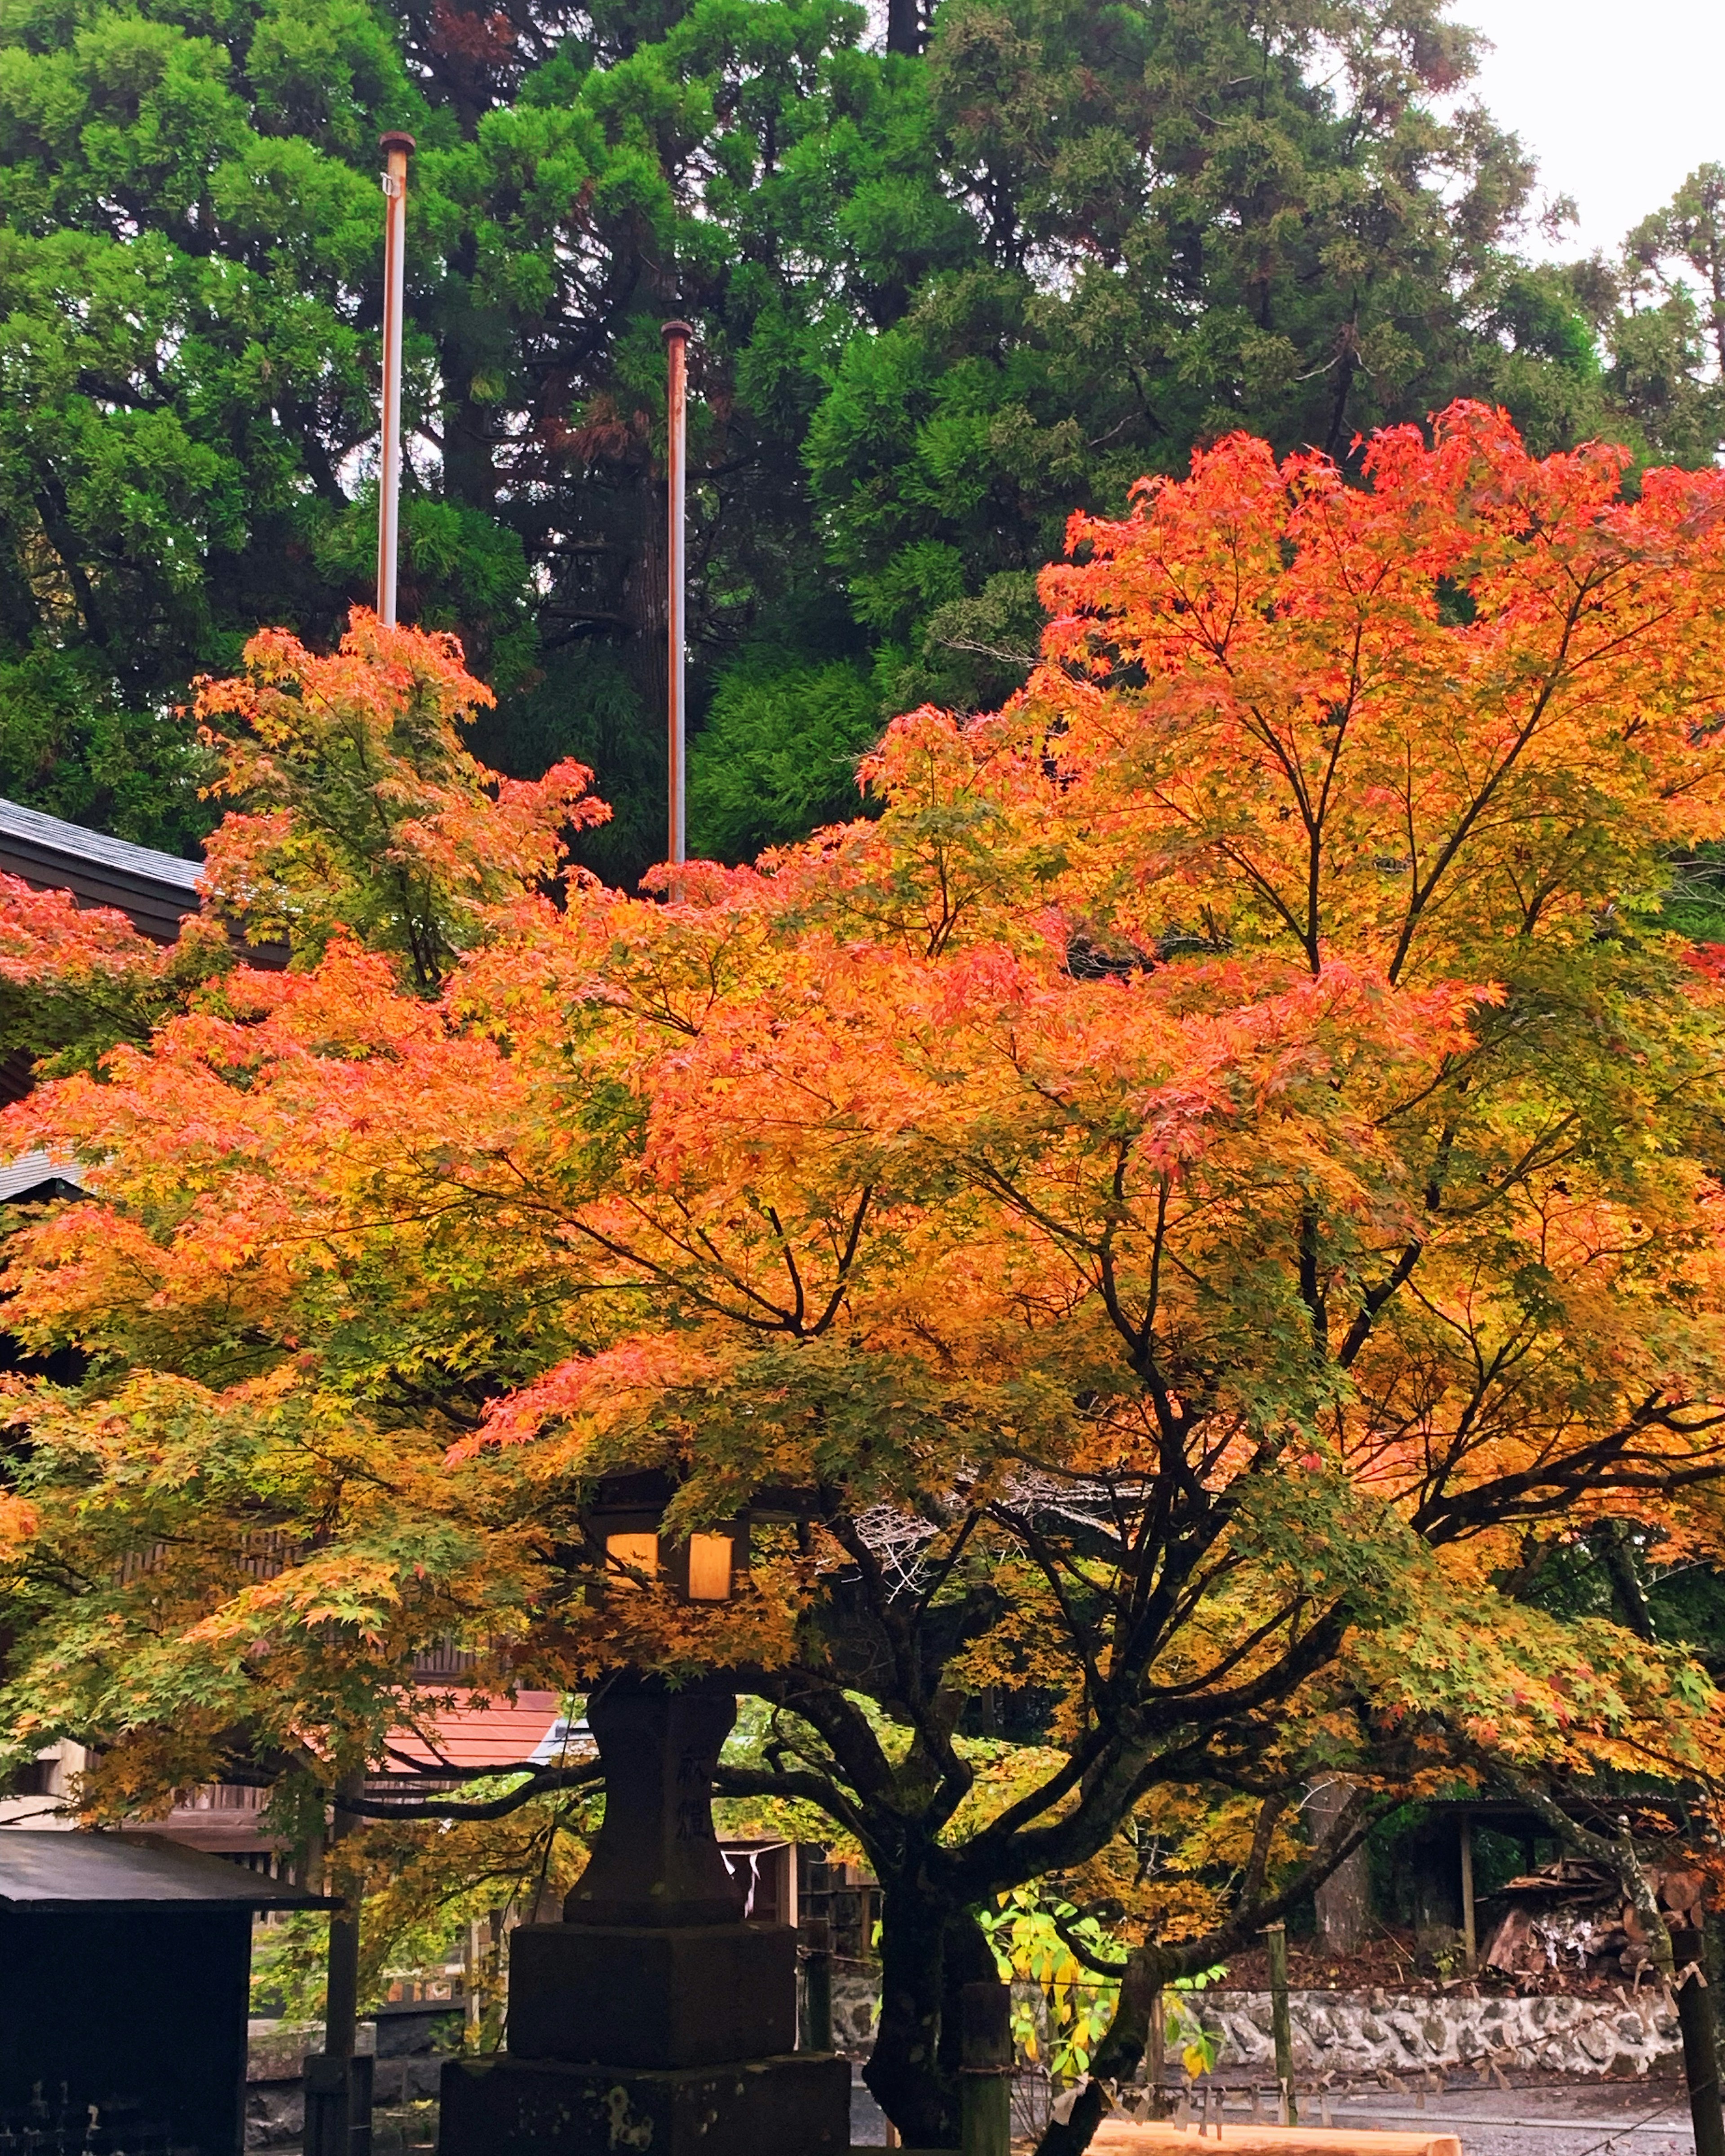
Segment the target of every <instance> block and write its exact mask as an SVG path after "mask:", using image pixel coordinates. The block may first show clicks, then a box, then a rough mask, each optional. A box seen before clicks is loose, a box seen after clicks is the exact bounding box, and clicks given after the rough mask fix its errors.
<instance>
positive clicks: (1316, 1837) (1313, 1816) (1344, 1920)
mask: <svg viewBox="0 0 1725 2156" xmlns="http://www.w3.org/2000/svg"><path fill="white" fill-rule="evenodd" d="M1351 1794H1352V1791H1351V1789H1350V1788H1349V1785H1348V1784H1347V1783H1346V1782H1343V1781H1329V1782H1317V1783H1315V1784H1313V1785H1312V1795H1311V1798H1310V1799H1309V1801H1308V1804H1307V1813H1308V1815H1309V1817H1310V1820H1311V1827H1312V1840H1313V1841H1314V1842H1321V1841H1322V1840H1323V1839H1324V1838H1325V1836H1326V1835H1327V1834H1328V1833H1329V1831H1330V1829H1331V1827H1332V1825H1333V1824H1334V1822H1335V1820H1337V1817H1338V1816H1339V1815H1340V1814H1341V1811H1342V1808H1343V1805H1344V1804H1346V1803H1347V1802H1348V1798H1349V1796H1350V1795H1351ZM1312 1901H1313V1903H1314V1905H1315V1906H1316V1907H1317V1939H1318V1944H1319V1946H1320V1947H1321V1948H1322V1950H1323V1951H1324V1953H1330V1954H1351V1953H1356V1952H1358V1948H1359V1945H1360V1942H1361V1941H1362V1940H1363V1938H1365V1936H1366V1933H1368V1931H1369V1930H1370V1928H1371V1923H1372V1867H1371V1861H1370V1859H1369V1858H1368V1856H1367V1855H1366V1852H1365V1848H1364V1846H1363V1845H1361V1847H1359V1848H1358V1849H1357V1850H1355V1851H1354V1852H1353V1855H1352V1856H1345V1857H1343V1860H1342V1861H1341V1862H1340V1863H1339V1864H1338V1865H1337V1866H1336V1868H1335V1870H1334V1871H1332V1873H1331V1874H1330V1876H1329V1877H1328V1878H1327V1879H1326V1880H1325V1881H1324V1882H1323V1884H1322V1886H1320V1887H1319V1888H1318V1889H1317V1892H1315V1893H1314V1894H1313V1896H1312Z"/></svg>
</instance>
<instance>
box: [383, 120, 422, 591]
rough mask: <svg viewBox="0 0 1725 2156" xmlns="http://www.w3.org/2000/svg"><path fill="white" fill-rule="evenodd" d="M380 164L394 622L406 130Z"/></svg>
mask: <svg viewBox="0 0 1725 2156" xmlns="http://www.w3.org/2000/svg"><path fill="white" fill-rule="evenodd" d="M379 142H380V146H381V148H382V151H383V156H384V160H385V162H384V170H383V459H382V470H380V472H379V473H378V475H377V619H378V620H379V621H381V622H382V624H383V625H384V627H385V628H386V629H393V628H394V627H395V561H396V551H397V518H398V512H399V510H400V506H401V318H402V302H403V287H404V284H405V263H406V257H407V251H408V250H407V238H408V152H409V151H411V150H412V149H413V136H411V135H398V134H390V135H385V136H381V137H380V138H379Z"/></svg>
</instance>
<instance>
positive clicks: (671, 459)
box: [662, 322, 695, 898]
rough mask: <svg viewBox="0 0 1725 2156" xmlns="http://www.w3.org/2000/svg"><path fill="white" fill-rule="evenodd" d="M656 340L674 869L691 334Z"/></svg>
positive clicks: (674, 329) (678, 855)
mask: <svg viewBox="0 0 1725 2156" xmlns="http://www.w3.org/2000/svg"><path fill="white" fill-rule="evenodd" d="M662 334H663V336H664V338H665V357H666V358H667V359H668V360H669V362H670V387H669V398H670V401H669V405H668V408H667V413H666V418H667V422H668V424H667V427H666V434H667V436H668V438H669V444H670V446H669V449H668V451H667V455H666V460H665V462H666V478H667V480H668V481H669V485H668V486H667V489H666V492H667V495H668V496H669V501H668V514H669V516H670V545H669V547H668V548H667V550H666V551H667V553H668V556H669V570H668V573H669V577H670V609H669V613H670V628H669V636H670V689H669V694H668V696H667V698H666V702H667V705H668V716H669V720H670V861H671V865H672V866H673V867H674V868H680V867H681V866H682V865H683V863H684V861H685V860H686V859H687V858H688V844H687V829H686V824H685V817H684V795H685V790H686V789H685V762H686V756H685V751H686V748H687V745H688V744H687V730H686V726H685V717H684V690H685V663H686V648H685V636H684V627H683V598H684V588H685V583H686V572H685V567H684V557H683V505H684V495H685V489H686V483H687V482H686V475H687V470H688V432H689V429H688V419H689V340H690V338H691V336H694V334H695V332H694V331H693V330H692V329H691V327H690V326H689V324H688V323H687V322H667V323H666V324H665V328H664V331H663V332H662ZM671 895H672V896H673V897H678V898H680V897H681V896H682V886H681V885H680V884H674V885H672V886H671Z"/></svg>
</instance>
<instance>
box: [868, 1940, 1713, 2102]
mask: <svg viewBox="0 0 1725 2156" xmlns="http://www.w3.org/2000/svg"><path fill="white" fill-rule="evenodd" d="M877 1999H878V1991H877V1979H876V1976H875V1972H874V1971H873V1970H872V1969H858V1968H855V1967H851V1968H848V1969H847V1968H843V1967H841V1968H839V1969H834V1972H833V2039H834V2042H835V2043H836V2044H837V2046H838V2047H839V2050H840V2051H850V2052H851V2053H853V2054H858V2053H865V2052H866V2051H868V2048H869V2046H870V2042H871V2041H872V2039H873V2031H874V2024H875V2012H876V2005H877ZM1192 2003H1193V2005H1194V2007H1195V2009H1196V2010H1197V2012H1198V2015H1199V2019H1200V2020H1202V2021H1203V2022H1204V2025H1205V2027H1206V2028H1208V2029H1209V2030H1211V2031H1212V2032H1213V2033H1214V2034H1219V2035H1220V2036H1221V2037H1222V2039H1223V2048H1222V2053H1221V2056H1220V2059H1219V2062H1218V2063H1219V2070H1220V2071H1221V2072H1222V2073H1224V2075H1226V2074H1229V2073H1230V2072H1237V2071H1240V2070H1242V2069H1245V2070H1248V2071H1250V2070H1251V2069H1255V2068H1261V2069H1262V2070H1263V2071H1265V2073H1266V2076H1269V2075H1272V2074H1273V2073H1274V2071H1275V2063H1276V2054H1275V2050H1274V2046H1272V2044H1271V2036H1270V1994H1269V1993H1268V1992H1267V1991H1265V1992H1250V1991H1213V1992H1207V1993H1204V1994H1202V1995H1194V1997H1193V2000H1192ZM1289 2018H1290V2020H1291V2022H1292V2024H1293V2035H1294V2065H1295V2071H1296V2072H1297V2073H1298V2074H1299V2075H1301V2076H1302V2077H1304V2078H1309V2079H1311V2080H1312V2081H1322V2080H1323V2079H1325V2078H1326V2077H1327V2076H1335V2077H1337V2079H1338V2080H1339V2079H1344V2078H1358V2077H1360V2076H1370V2075H1374V2074H1380V2073H1390V2074H1416V2075H1417V2074H1419V2073H1420V2072H1422V2071H1426V2070H1428V2069H1430V2068H1435V2067H1440V2066H1476V2067H1477V2066H1502V2067H1504V2068H1507V2067H1510V2066H1518V2067H1522V2068H1528V2067H1535V2068H1539V2069H1541V2070H1543V2071H1548V2072H1553V2073H1566V2074H1603V2073H1611V2074H1631V2073H1633V2074H1645V2072H1646V2071H1648V2069H1649V2068H1650V2067H1651V2066H1653V2065H1654V2064H1655V2062H1656V2061H1659V2060H1662V2059H1669V2058H1673V2057H1675V2056H1676V2052H1677V2049H1678V2034H1677V2019H1676V2015H1675V2014H1674V2013H1672V2012H1671V2010H1670V2009H1669V2008H1668V2007H1667V2006H1666V2005H1665V2003H1664V1999H1663V1998H1662V1996H1661V1994H1659V1993H1658V1992H1656V1991H1655V1990H1653V1989H1651V1987H1645V1986H1644V1988H1643V1989H1641V1990H1640V1992H1626V1993H1625V1996H1624V1997H1622V1998H1614V1999H1572V1998H1568V1997H1564V1996H1561V1995H1557V1996H1548V1997H1541V1998H1532V1999H1502V1998H1498V1999H1493V1998H1482V1999H1463V1998H1460V1997H1458V1996H1457V1995H1456V1994H1455V1993H1454V1992H1450V1993H1446V1994H1443V1995H1442V1996H1440V1997H1437V1998H1420V1997H1418V1996H1414V1995H1412V1994H1399V1993H1394V1992H1384V1991H1363V1992H1351V1991H1296V1992H1294V1993H1293V1994H1291V1997H1290V1999H1289Z"/></svg>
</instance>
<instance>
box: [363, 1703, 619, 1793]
mask: <svg viewBox="0 0 1725 2156" xmlns="http://www.w3.org/2000/svg"><path fill="white" fill-rule="evenodd" d="M592 1756H593V1739H592V1738H591V1737H589V1736H588V1732H587V1724H586V1723H585V1722H583V1721H582V1720H581V1719H580V1717H576V1719H575V1720H574V1721H573V1722H569V1721H568V1720H567V1719H566V1717H565V1716H564V1713H563V1702H562V1695H561V1694H559V1693H557V1692H554V1691H523V1692H517V1693H516V1697H515V1698H514V1700H513V1701H512V1702H511V1701H509V1700H505V1699H495V1700H475V1702H474V1703H473V1704H472V1706H470V1707H452V1708H446V1709H444V1711H443V1712H441V1713H439V1714H437V1715H434V1716H433V1717H431V1718H430V1719H429V1721H428V1722H426V1723H425V1724H424V1727H423V1728H422V1729H421V1730H419V1731H415V1730H411V1729H395V1730H392V1731H391V1732H390V1735H389V1753H388V1758H387V1760H386V1761H385V1762H384V1763H383V1764H382V1767H381V1768H378V1769H377V1770H375V1771H374V1773H373V1775H372V1780H373V1781H374V1782H382V1781H384V1780H386V1779H389V1778H391V1777H393V1776H394V1775H397V1774H412V1775H424V1776H427V1777H429V1778H433V1779H435V1778H436V1777H437V1776H438V1774H439V1771H440V1770H442V1769H444V1768H451V1767H454V1768H461V1769H462V1770H463V1771H465V1772H466V1773H472V1772H473V1771H474V1770H475V1768H477V1769H480V1770H481V1771H483V1772H485V1773H490V1774H501V1773H503V1772H504V1771H505V1770H506V1769H507V1768H511V1767H526V1766H545V1765H548V1764H552V1763H555V1762H556V1761H557V1760H558V1759H562V1758H567V1759H585V1758H591V1757H592Z"/></svg>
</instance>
